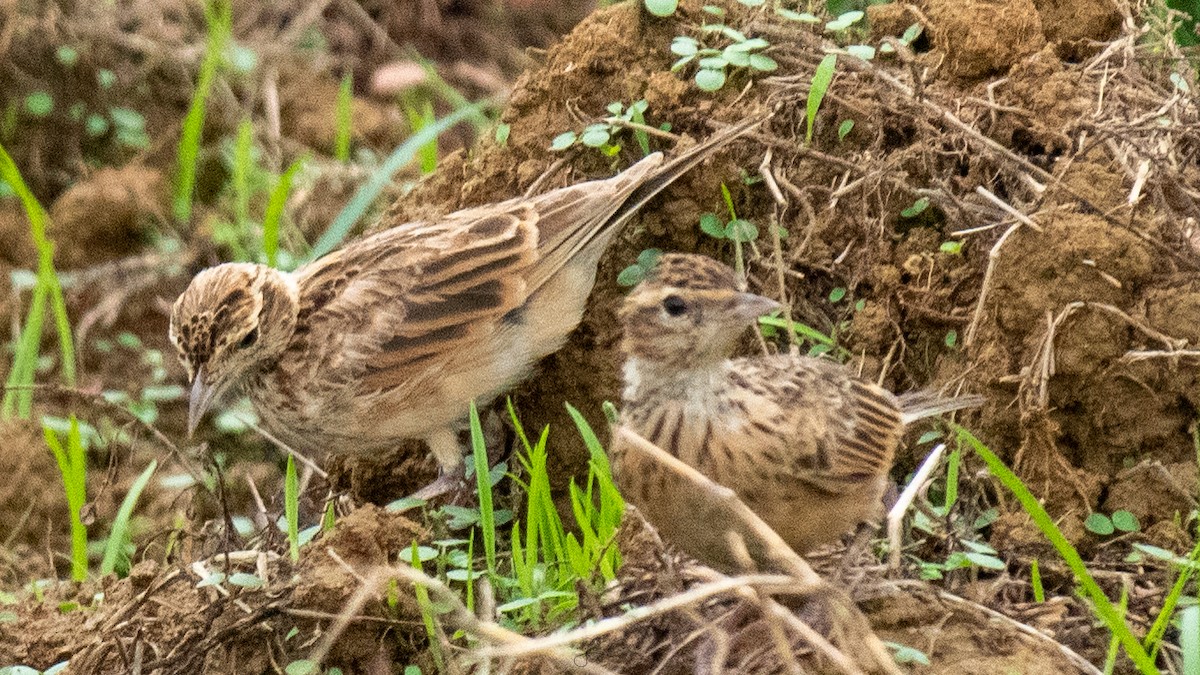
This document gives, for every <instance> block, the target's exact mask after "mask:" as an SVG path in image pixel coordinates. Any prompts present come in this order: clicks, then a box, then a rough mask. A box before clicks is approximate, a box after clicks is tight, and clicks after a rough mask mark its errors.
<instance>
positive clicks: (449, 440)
mask: <svg viewBox="0 0 1200 675" xmlns="http://www.w3.org/2000/svg"><path fill="white" fill-rule="evenodd" d="M425 442H426V443H427V444H428V445H429V449H430V451H432V452H433V456H434V458H436V459H437V462H438V474H439V475H438V477H437V479H436V480H434V481H433V482H432V483H430V484H428V485H426V486H425V487H423V488H421V489H420V490H417V491H416V492H414V493H412V494H411V495H409V496H408V497H407V498H406V499H420V500H422V501H429V500H430V499H433V498H434V497H441V496H442V495H445V494H448V493H452V492H455V491H457V490H460V489H462V488H464V487H466V483H467V481H466V471H465V470H464V464H463V450H462V446H461V445H459V443H458V434H457V433H455V432H454V429H453V428H451V427H442V428H440V429H436V430H434V431H433V432H432V433H431V434H430V435H429V436H427V437H426V438H425Z"/></svg>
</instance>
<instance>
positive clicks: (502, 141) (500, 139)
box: [496, 124, 512, 145]
mask: <svg viewBox="0 0 1200 675" xmlns="http://www.w3.org/2000/svg"><path fill="white" fill-rule="evenodd" d="M511 131H512V128H511V127H510V126H509V125H507V124H497V125H496V143H497V144H499V145H508V135H509V132H511Z"/></svg>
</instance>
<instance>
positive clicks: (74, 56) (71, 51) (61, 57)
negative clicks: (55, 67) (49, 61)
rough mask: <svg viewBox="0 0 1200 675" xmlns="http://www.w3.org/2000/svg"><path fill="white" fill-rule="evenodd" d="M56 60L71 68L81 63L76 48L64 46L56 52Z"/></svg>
mask: <svg viewBox="0 0 1200 675" xmlns="http://www.w3.org/2000/svg"><path fill="white" fill-rule="evenodd" d="M54 58H56V59H58V62H59V63H61V64H63V65H64V66H66V67H68V68H70V67H71V66H73V65H75V64H76V63H79V51H78V50H76V49H75V48H74V47H71V46H68V45H63V46H61V47H59V48H58V49H56V50H54Z"/></svg>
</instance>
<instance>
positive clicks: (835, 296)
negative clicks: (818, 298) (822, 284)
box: [829, 286, 846, 302]
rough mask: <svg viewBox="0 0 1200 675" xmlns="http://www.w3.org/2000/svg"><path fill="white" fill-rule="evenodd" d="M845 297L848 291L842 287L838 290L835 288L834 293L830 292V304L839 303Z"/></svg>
mask: <svg viewBox="0 0 1200 675" xmlns="http://www.w3.org/2000/svg"><path fill="white" fill-rule="evenodd" d="M844 297H846V289H845V288H842V287H841V286H838V287H837V288H834V289H833V290H832V291H829V301H830V302H839V301H841V299H842V298H844Z"/></svg>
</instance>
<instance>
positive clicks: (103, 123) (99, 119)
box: [83, 113, 108, 138]
mask: <svg viewBox="0 0 1200 675" xmlns="http://www.w3.org/2000/svg"><path fill="white" fill-rule="evenodd" d="M83 129H84V131H86V132H87V135H88V136H91V137H92V138H95V137H97V136H103V135H104V134H106V133H108V120H106V119H104V116H103V115H99V114H97V113H92V114H91V115H88V116H87V119H86V120H84V122H83Z"/></svg>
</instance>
